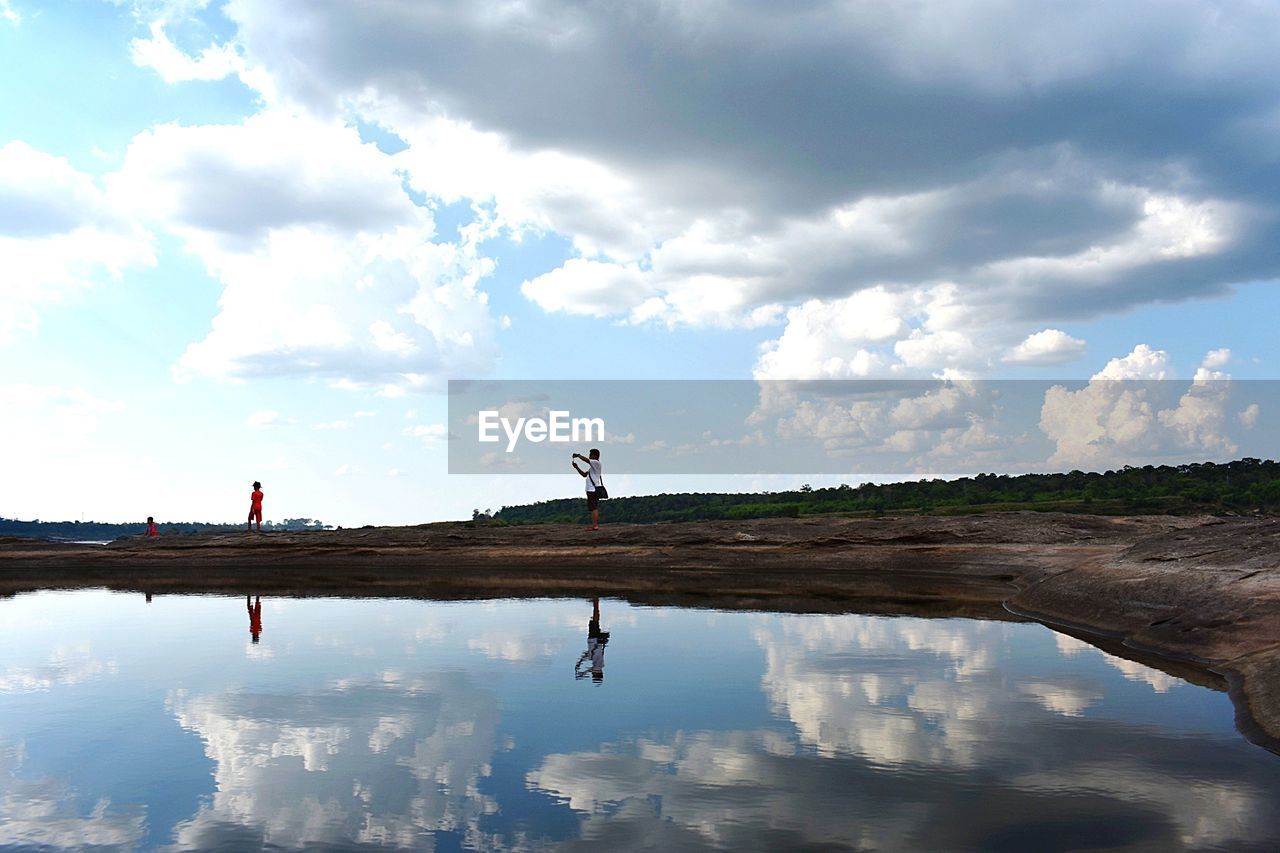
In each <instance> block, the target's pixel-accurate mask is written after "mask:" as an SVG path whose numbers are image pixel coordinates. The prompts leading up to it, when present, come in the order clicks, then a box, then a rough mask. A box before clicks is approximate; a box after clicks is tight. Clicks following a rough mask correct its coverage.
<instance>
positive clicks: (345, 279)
mask: <svg viewBox="0 0 1280 853" xmlns="http://www.w3.org/2000/svg"><path fill="white" fill-rule="evenodd" d="M108 183H109V186H110V190H111V193H112V195H113V197H114V198H116V199H118V200H119V202H120V204H122V205H127V206H129V207H130V208H131V209H132V210H134V211H136V213H137V215H139V216H144V215H145V216H149V217H150V218H152V219H153V220H154V221H155V222H156V223H157V225H158V226H160V227H164V228H166V229H168V230H170V231H172V232H174V233H176V234H178V235H179V236H180V237H181V238H182V239H183V240H184V242H185V245H186V247H187V250H188V251H190V252H191V253H193V254H194V255H196V256H197V257H199V258H200V259H201V261H203V263H204V264H205V266H206V267H207V268H208V270H209V272H210V273H211V274H212V275H213V276H214V277H215V278H217V279H218V280H219V281H220V282H221V283H222V285H223V293H222V296H221V298H220V299H219V310H218V314H217V315H216V316H215V317H214V319H213V322H212V325H211V328H210V331H209V333H208V335H207V336H206V337H205V338H204V339H203V340H201V341H198V342H196V343H194V344H192V345H191V346H190V347H189V348H188V349H187V350H186V352H185V353H184V354H183V356H182V358H181V359H180V361H179V363H178V372H179V375H180V376H182V377H189V376H196V375H206V376H224V377H256V376H281V375H286V376H287V375H293V376H297V375H322V376H329V377H332V378H333V379H334V380H335V381H339V382H344V383H346V384H347V385H349V386H351V387H360V386H372V387H382V388H383V389H384V390H386V391H387V392H388V393H399V392H401V391H403V390H404V389H406V388H409V389H426V388H434V387H436V386H437V385H438V384H439V382H440V380H441V378H442V377H443V376H445V375H447V374H454V375H456V374H463V375H465V374H470V373H479V372H483V371H485V370H486V369H488V367H489V366H490V364H491V363H492V360H493V358H494V357H495V355H496V346H495V341H494V332H495V324H494V321H493V318H492V317H491V316H490V313H489V309H488V298H487V294H485V293H484V292H483V291H482V290H480V288H479V282H480V280H481V279H483V278H484V277H485V276H486V275H488V274H489V273H490V272H491V271H492V269H493V265H492V262H491V261H489V260H488V259H486V258H484V257H483V256H482V255H481V253H480V252H479V249H478V240H479V239H480V236H481V235H479V234H478V233H469V236H466V237H464V238H463V239H462V240H461V241H460V242H433V235H434V224H433V221H432V217H431V213H430V211H429V210H427V209H426V208H423V207H419V206H417V205H415V204H414V202H413V201H412V200H411V199H410V197H409V196H408V194H407V193H406V192H405V190H404V187H403V185H402V179H401V176H400V174H399V172H398V171H397V169H396V166H395V164H394V162H393V161H392V159H391V157H390V156H389V155H386V154H384V153H382V152H381V151H379V150H378V149H377V148H376V147H375V146H373V145H370V144H365V143H363V142H361V140H360V138H359V135H358V134H357V133H356V131H355V130H354V129H352V128H350V127H346V126H344V125H342V124H341V123H333V122H321V121H317V120H314V119H310V118H307V117H305V116H301V115H296V114H284V113H275V112H265V113H260V114H258V115H255V116H253V117H251V118H249V119H248V120H246V121H245V122H244V123H243V124H240V125H201V126H191V127H184V126H178V125H164V126H161V127H158V128H156V129H154V130H151V131H147V132H144V133H142V134H139V135H138V136H137V137H135V139H134V140H133V142H132V143H131V144H130V146H129V149H128V151H127V153H126V156H125V161H124V164H123V166H122V167H121V169H120V170H119V171H118V172H117V173H115V174H113V175H112V176H110V177H109V179H108Z"/></svg>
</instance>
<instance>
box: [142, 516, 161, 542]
mask: <svg viewBox="0 0 1280 853" xmlns="http://www.w3.org/2000/svg"><path fill="white" fill-rule="evenodd" d="M142 535H143V537H144V538H147V539H152V538H155V537H156V536H159V535H160V531H159V530H157V529H156V520H155V519H154V518H152V517H151V516H149V515H148V516H147V529H146V530H144V531H142Z"/></svg>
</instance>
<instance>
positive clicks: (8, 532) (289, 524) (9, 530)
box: [0, 518, 331, 542]
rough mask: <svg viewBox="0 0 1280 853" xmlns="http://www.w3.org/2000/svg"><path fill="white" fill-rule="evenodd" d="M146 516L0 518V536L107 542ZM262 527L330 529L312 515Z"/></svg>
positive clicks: (174, 529) (185, 529) (194, 528)
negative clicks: (130, 519) (129, 520)
mask: <svg viewBox="0 0 1280 853" xmlns="http://www.w3.org/2000/svg"><path fill="white" fill-rule="evenodd" d="M146 526H147V525H146V520H145V519H144V520H142V521H138V522H136V523H134V524H107V523H105V522H101V521H41V520H40V519H38V518H37V519H33V520H32V521H19V520H17V519H16V518H0V536H25V537H27V538H29V539H58V540H62V541H67V542H108V541H110V540H112V539H119V538H120V537H121V536H139V535H141V533H142V531H143V530H144V529H145V528H146ZM262 529H263V530H330V529H331V527H330V525H328V524H325V523H323V522H321V521H319V520H317V519H314V518H286V519H285V520H284V521H281V522H272V521H266V522H263V524H262ZM156 530H157V531H158V532H159V533H160V535H161V536H163V535H164V534H166V533H170V534H172V533H228V532H231V531H234V530H244V524H243V523H242V524H207V523H205V522H203V521H170V522H156Z"/></svg>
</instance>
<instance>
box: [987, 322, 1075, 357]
mask: <svg viewBox="0 0 1280 853" xmlns="http://www.w3.org/2000/svg"><path fill="white" fill-rule="evenodd" d="M1084 348H1085V343H1084V341H1082V340H1080V339H1079V338H1073V337H1071V336H1070V335H1068V334H1067V333H1066V332H1064V331H1062V330H1061V329H1045V330H1043V331H1040V332H1036V333H1034V334H1031V335H1028V336H1027V338H1026V340H1024V341H1023V342H1022V343H1020V344H1018V345H1017V346H1016V347H1014V348H1013V349H1011V350H1009V352H1008V353H1006V354H1005V357H1004V361H1005V362H1006V363H1008V364H1065V363H1067V362H1069V361H1074V360H1075V359H1077V358H1079V357H1080V356H1082V355H1084Z"/></svg>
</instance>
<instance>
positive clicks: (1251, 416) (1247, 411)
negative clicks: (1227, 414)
mask: <svg viewBox="0 0 1280 853" xmlns="http://www.w3.org/2000/svg"><path fill="white" fill-rule="evenodd" d="M1260 413H1261V409H1259V408H1258V404H1257V403H1250V404H1249V405H1248V406H1246V407H1245V408H1244V410H1243V411H1241V412H1240V413H1239V414H1237V415H1236V419H1237V420H1238V421H1240V424H1241V425H1242V426H1243V427H1244V428H1245V429H1253V428H1254V427H1255V426H1257V425H1258V415H1259V414H1260Z"/></svg>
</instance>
